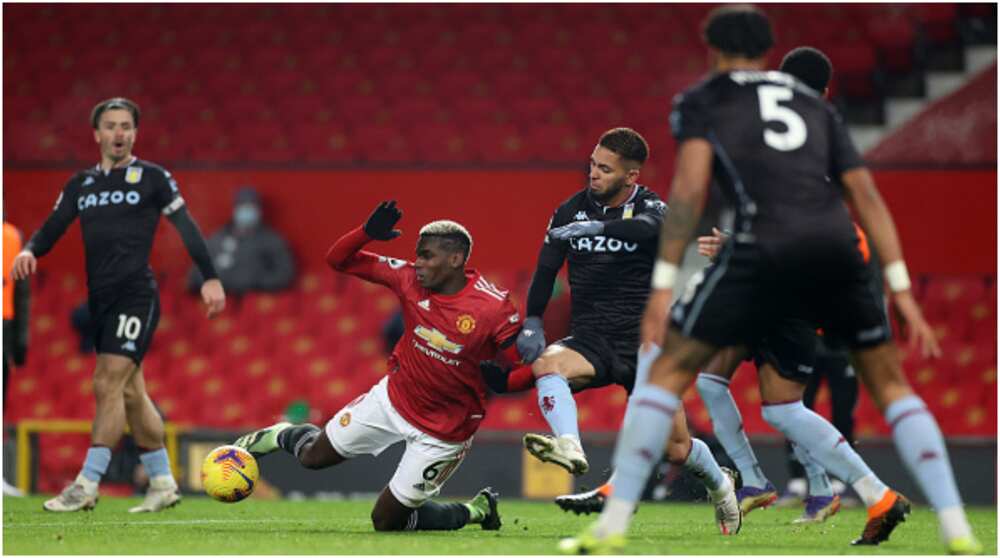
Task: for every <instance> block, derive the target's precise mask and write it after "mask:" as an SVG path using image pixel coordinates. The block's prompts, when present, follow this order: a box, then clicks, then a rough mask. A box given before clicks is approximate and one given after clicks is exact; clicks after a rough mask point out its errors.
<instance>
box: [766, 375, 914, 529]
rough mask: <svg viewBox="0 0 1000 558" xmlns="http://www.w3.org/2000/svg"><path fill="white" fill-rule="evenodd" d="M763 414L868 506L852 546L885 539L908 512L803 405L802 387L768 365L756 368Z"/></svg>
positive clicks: (897, 496)
mask: <svg viewBox="0 0 1000 558" xmlns="http://www.w3.org/2000/svg"><path fill="white" fill-rule="evenodd" d="M760 389H761V397H762V399H763V400H764V403H763V405H764V408H763V412H762V415H763V416H764V420H766V421H767V422H768V423H769V424H770V425H771V426H773V427H774V428H775V429H776V430H778V431H779V432H781V433H782V434H784V435H785V437H787V438H788V439H789V440H791V441H792V443H793V444H797V445H798V446H800V447H801V448H802V449H803V450H805V452H807V453H808V455H809V457H811V458H812V459H813V460H815V461H816V462H817V463H819V465H820V466H822V467H823V468H824V469H826V470H827V471H829V472H830V473H832V474H834V475H836V476H837V477H838V478H841V479H843V480H844V481H845V482H847V483H849V484H850V485H851V486H852V487H854V490H855V491H856V492H857V493H858V495H859V496H861V499H862V501H864V503H865V505H866V506H867V507H868V517H869V520H868V524H867V525H866V527H865V530H864V532H863V534H862V536H861V538H859V539H858V540H856V541H855V544H878V543H879V542H882V541H884V540H887V539H888V538H889V534H890V533H891V532H892V530H893V529H895V527H896V525H898V524H899V523H900V522H902V521H904V520H905V516H906V514H908V513H909V509H910V505H909V502H908V501H907V500H906V498H904V497H903V496H902V495H900V494H898V493H896V492H895V491H893V490H890V489H889V487H888V486H886V485H885V483H883V482H882V481H881V479H879V478H878V477H877V476H876V475H875V474H874V473H873V472H872V470H871V469H870V468H869V467H868V464H866V463H865V462H864V460H863V459H861V456H859V455H858V454H857V452H855V451H854V448H852V447H851V445H850V444H848V443H847V440H846V439H844V437H843V436H842V435H841V434H840V432H838V431H837V429H836V428H834V427H833V425H832V424H830V423H829V421H827V420H826V419H825V418H823V417H822V416H820V415H818V414H816V413H815V412H814V411H812V410H810V409H807V408H806V406H805V405H803V404H802V399H801V398H802V391H803V386H802V384H801V383H799V382H795V381H792V380H789V379H787V378H783V377H781V375H780V374H779V373H778V371H777V369H775V368H774V366H773V365H771V364H769V363H765V364H763V365H762V366H761V367H760Z"/></svg>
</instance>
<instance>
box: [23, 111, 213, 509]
mask: <svg viewBox="0 0 1000 558" xmlns="http://www.w3.org/2000/svg"><path fill="white" fill-rule="evenodd" d="M90 120H91V124H92V125H93V128H94V141H95V142H96V143H97V144H98V145H99V146H100V150H101V162H100V163H98V164H97V165H96V166H94V167H93V168H89V169H86V170H83V171H80V172H78V173H76V174H75V175H73V177H72V178H70V180H69V182H67V183H66V186H65V187H64V188H63V191H62V193H61V194H60V195H59V198H58V199H57V200H56V205H55V208H54V209H53V210H52V214H51V215H49V218H48V219H46V220H45V223H44V224H43V225H42V227H41V228H40V229H38V230H37V231H36V232H35V234H34V235H32V237H31V240H29V241H28V244H27V245H26V246H25V247H24V250H22V251H21V253H20V254H18V255H17V258H15V260H14V271H13V276H14V279H15V280H18V279H23V278H25V277H27V276H28V275H30V274H32V273H34V272H35V270H36V268H37V265H38V263H37V258H40V257H42V256H44V255H45V254H47V253H48V252H49V250H51V249H52V247H53V246H54V245H55V243H56V242H57V241H58V240H59V238H61V237H62V235H63V233H64V232H65V231H66V227H68V226H69V225H70V223H72V222H73V220H74V219H76V218H77V217H79V218H80V230H81V231H82V232H83V248H84V254H85V257H86V261H87V289H88V305H89V306H90V314H91V315H92V316H93V320H94V325H95V331H96V338H95V347H96V349H97V368H96V369H95V370H94V397H95V399H96V400H97V411H96V413H95V416H94V425H93V428H92V431H91V444H92V445H91V447H90V449H89V450H87V457H86V459H85V460H84V463H83V470H81V471H80V474H79V475H77V477H76V480H75V481H73V483H72V484H70V485H69V486H68V487H66V489H65V490H63V491H62V493H61V494H59V495H58V496H56V497H55V498H52V499H51V500H48V501H46V502H45V503H44V504H43V507H44V508H45V509H46V510H48V511H54V512H69V511H78V510H89V509H92V508H93V507H94V506H95V505H97V498H98V485H99V484H100V482H101V478H102V477H103V476H104V474H105V473H106V472H107V470H108V464H109V463H110V462H111V449H112V448H114V447H115V446H117V445H118V441H119V440H120V439H121V436H122V432H123V431H124V428H125V425H126V424H128V426H129V428H131V429H132V436H133V437H134V438H135V441H136V444H137V445H138V446H139V447H140V448H141V450H140V451H141V452H142V453H141V454H140V455H139V458H140V460H141V461H142V464H143V465H144V466H145V468H146V472H147V473H148V474H149V490H148V491H147V492H146V498H145V500H143V502H142V504H140V505H138V506H136V507H133V508H131V509H129V511H130V512H133V513H135V512H155V511H160V510H162V509H164V508H168V507H171V506H173V505H175V504H177V502H179V501H180V494H179V493H178V491H177V482H176V481H175V480H174V477H173V475H172V474H171V472H170V463H169V461H168V457H167V450H166V448H165V447H164V438H163V419H162V418H160V414H159V413H158V412H157V411H156V408H155V407H154V406H153V402H152V400H151V399H150V398H149V395H148V394H147V393H146V381H145V379H144V378H143V373H142V358H143V356H144V355H145V354H146V351H147V350H148V349H149V344H150V342H152V340H153V332H155V331H156V325H157V323H158V322H159V320H160V297H159V292H158V291H157V286H156V281H155V280H154V279H153V271H152V270H151V269H150V267H149V252H150V250H151V249H152V246H153V235H154V233H155V232H156V226H157V225H158V224H159V222H160V215H165V216H166V217H167V220H168V221H170V223H171V224H173V225H174V227H176V228H177V232H178V233H180V236H181V239H182V240H183V241H184V247H185V248H187V251H188V254H190V255H191V259H192V260H194V262H195V264H197V266H198V269H199V270H200V271H201V273H202V275H204V277H205V278H206V279H207V281H205V284H204V285H202V287H201V298H202V301H203V302H204V303H205V305H206V306H207V307H208V317H209V318H211V317H212V316H214V315H215V314H218V313H219V312H221V311H222V309H223V308H224V307H225V303H226V295H225V293H224V291H223V289H222V283H221V282H220V281H219V279H218V275H217V274H216V272H215V267H214V266H213V265H212V259H211V257H210V256H209V253H208V248H207V247H206V245H205V239H204V238H203V237H202V235H201V231H200V230H199V229H198V225H197V224H196V223H195V221H194V219H193V218H192V217H191V215H190V214H189V213H188V210H187V207H186V206H185V205H184V198H182V197H181V194H180V191H179V190H178V189H177V181H175V180H174V178H173V177H172V176H171V175H170V173H169V172H167V171H166V170H164V169H163V167H160V166H158V165H155V164H153V163H150V162H149V161H144V160H142V159H139V158H137V157H135V156H134V155H133V154H132V146H133V144H134V143H135V138H136V134H137V132H138V129H139V107H138V106H137V105H136V104H135V103H133V102H132V101H129V100H128V99H124V98H121V97H116V98H113V99H108V100H106V101H103V102H101V103H99V104H98V105H97V106H96V107H94V110H93V111H92V112H91V118H90Z"/></svg>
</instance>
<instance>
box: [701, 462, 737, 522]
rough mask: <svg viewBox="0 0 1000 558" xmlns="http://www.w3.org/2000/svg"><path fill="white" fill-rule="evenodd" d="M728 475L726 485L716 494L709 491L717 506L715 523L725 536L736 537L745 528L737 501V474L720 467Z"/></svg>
mask: <svg viewBox="0 0 1000 558" xmlns="http://www.w3.org/2000/svg"><path fill="white" fill-rule="evenodd" d="M720 469H722V472H723V473H725V474H726V485H725V486H723V487H720V490H719V491H717V492H714V493H713V491H711V490H709V491H708V493H709V496H710V497H711V498H712V502H713V503H714V504H715V523H716V524H717V525H718V526H719V532H720V533H722V534H723V535H735V534H736V533H739V532H740V528H741V527H742V526H743V510H742V509H741V508H740V502H739V500H737V499H736V480H735V478H736V474H735V473H733V471H731V470H730V469H728V468H726V467H720Z"/></svg>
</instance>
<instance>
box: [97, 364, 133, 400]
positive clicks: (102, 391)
mask: <svg viewBox="0 0 1000 558" xmlns="http://www.w3.org/2000/svg"><path fill="white" fill-rule="evenodd" d="M127 373H128V371H127V370H118V369H111V368H103V369H102V368H98V369H97V372H95V373H94V395H95V396H96V397H97V398H98V399H103V398H106V397H114V396H119V395H124V392H125V382H124V380H123V378H124V377H125V376H126V374H127Z"/></svg>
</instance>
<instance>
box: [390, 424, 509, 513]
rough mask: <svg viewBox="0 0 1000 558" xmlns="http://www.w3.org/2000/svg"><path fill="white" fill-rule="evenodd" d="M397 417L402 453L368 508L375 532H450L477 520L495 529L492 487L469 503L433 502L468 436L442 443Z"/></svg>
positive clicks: (455, 467)
mask: <svg viewBox="0 0 1000 558" xmlns="http://www.w3.org/2000/svg"><path fill="white" fill-rule="evenodd" d="M399 420H400V421H401V422H398V421H397V423H398V424H399V426H400V431H401V433H402V434H403V435H404V437H405V439H406V451H405V452H403V457H402V458H401V459H400V461H399V465H398V466H397V467H396V472H395V473H394V474H393V476H392V479H391V480H390V481H389V486H387V487H386V489H385V490H383V491H382V495H381V496H380V497H379V499H378V501H377V502H376V504H375V508H374V509H373V510H372V516H371V517H372V525H373V527H374V528H375V530H376V531H400V530H420V531H440V530H454V529H461V528H462V527H464V526H466V525H468V524H470V523H478V524H480V526H481V527H482V528H483V529H486V530H494V531H495V530H497V529H499V528H500V524H501V521H500V514H499V512H498V510H497V499H498V494H497V493H496V492H495V491H493V489H491V488H488V487H487V488H484V489H482V490H480V491H479V494H477V495H476V496H475V497H474V498H473V499H471V500H469V501H468V502H449V503H439V502H434V501H433V500H432V499H433V498H434V497H435V496H437V495H438V494H439V493H440V492H441V488H442V487H444V485H445V483H446V482H448V479H449V478H451V476H452V475H453V474H454V473H455V471H457V470H458V468H459V466H461V464H462V461H463V460H464V459H465V456H466V455H467V454H468V451H469V447H470V445H471V439H470V440H466V441H465V442H458V443H456V442H446V441H443V440H439V439H437V438H434V437H432V436H429V435H428V434H426V433H424V432H421V431H420V430H418V429H416V428H414V427H413V426H412V425H410V424H409V423H406V421H405V420H402V418H401V417H400V418H399Z"/></svg>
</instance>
